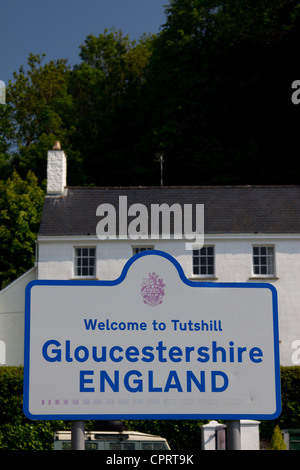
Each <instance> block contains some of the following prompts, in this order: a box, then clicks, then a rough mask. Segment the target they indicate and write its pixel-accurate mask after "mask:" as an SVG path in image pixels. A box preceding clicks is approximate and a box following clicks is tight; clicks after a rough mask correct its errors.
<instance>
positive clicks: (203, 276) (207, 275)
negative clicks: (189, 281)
mask: <svg viewBox="0 0 300 470" xmlns="http://www.w3.org/2000/svg"><path fill="white" fill-rule="evenodd" d="M203 248H205V249H208V248H212V250H213V253H212V255H209V254H206V255H202V257H203V258H208V257H211V258H212V259H213V263H212V265H209V264H208V263H207V262H206V263H205V266H206V268H209V267H210V266H212V273H208V272H206V273H205V274H202V273H201V263H199V265H198V268H199V273H198V274H197V273H195V267H197V266H195V264H194V251H199V252H201V250H202V249H203ZM200 258H201V255H200V253H199V260H200ZM192 277H193V278H194V279H195V278H197V279H216V252H215V245H211V244H209V245H203V246H202V247H201V248H200V249H199V248H196V247H195V248H193V250H192Z"/></svg>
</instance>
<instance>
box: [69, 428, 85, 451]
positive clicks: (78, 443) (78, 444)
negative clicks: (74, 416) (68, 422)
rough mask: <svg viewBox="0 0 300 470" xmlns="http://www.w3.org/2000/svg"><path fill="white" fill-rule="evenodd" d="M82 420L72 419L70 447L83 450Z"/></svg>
mask: <svg viewBox="0 0 300 470" xmlns="http://www.w3.org/2000/svg"><path fill="white" fill-rule="evenodd" d="M84 428H85V425H84V421H72V431H71V447H72V450H84Z"/></svg>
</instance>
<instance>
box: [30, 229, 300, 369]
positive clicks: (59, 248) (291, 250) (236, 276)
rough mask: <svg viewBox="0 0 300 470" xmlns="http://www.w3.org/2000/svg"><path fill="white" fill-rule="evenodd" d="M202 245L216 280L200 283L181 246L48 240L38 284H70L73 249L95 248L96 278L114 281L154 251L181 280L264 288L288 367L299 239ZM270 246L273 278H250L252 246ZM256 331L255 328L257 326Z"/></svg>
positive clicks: (299, 309) (296, 309) (298, 332)
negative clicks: (209, 251) (271, 295)
mask: <svg viewBox="0 0 300 470" xmlns="http://www.w3.org/2000/svg"><path fill="white" fill-rule="evenodd" d="M205 244H207V245H214V247H215V277H214V278H199V277H196V276H193V273H192V253H191V251H187V250H185V242H184V241H181V240H175V241H174V240H173V241H171V240H158V241H153V240H150V241H149V242H148V241H141V242H140V241H137V242H134V241H131V240H106V241H100V240H98V239H97V238H96V237H95V238H92V237H90V238H89V239H88V240H87V239H86V238H82V239H78V238H76V239H75V238H74V239H73V240H70V239H69V238H66V239H65V241H63V240H61V239H60V240H58V239H57V240H55V241H53V242H49V241H47V239H42V238H41V239H40V241H39V263H38V277H39V279H74V271H73V270H74V247H76V246H77V247H81V246H94V247H96V257H97V261H96V278H97V279H102V280H112V279H117V278H118V277H119V276H120V274H121V272H122V269H123V267H124V265H125V263H126V261H127V260H128V259H129V258H130V257H131V256H132V253H133V251H132V250H133V247H134V246H143V245H144V246H145V245H150V246H153V247H154V248H155V249H157V250H162V251H165V252H167V253H169V254H171V255H172V256H174V257H175V258H176V259H177V261H178V262H179V263H180V264H181V266H182V268H183V270H184V272H185V275H186V277H188V278H189V279H195V280H199V279H200V280H204V281H207V280H208V281H211V282H268V283H270V284H273V285H274V286H275V287H276V289H277V292H278V311H279V338H280V362H281V364H282V365H294V364H293V362H292V354H293V352H294V349H292V343H293V342H294V341H296V340H299V341H300V318H299V317H300V315H299V314H300V288H299V286H300V238H283V237H280V236H277V237H275V236H273V237H270V238H266V237H259V236H255V235H253V236H252V237H251V238H250V236H249V237H246V236H241V237H240V238H239V237H234V238H233V237H232V236H230V235H227V236H225V235H224V236H206V240H205ZM253 244H261V245H273V246H274V248H275V264H276V272H275V276H274V277H271V278H264V277H256V276H253V273H252V245H253ZM258 328H259V325H258Z"/></svg>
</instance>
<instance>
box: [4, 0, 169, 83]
mask: <svg viewBox="0 0 300 470" xmlns="http://www.w3.org/2000/svg"><path fill="white" fill-rule="evenodd" d="M168 3H169V2H168V0H0V59H1V60H0V80H2V81H4V82H5V83H6V84H7V83H8V80H9V79H10V80H12V79H13V72H14V71H18V69H19V67H20V66H21V65H26V63H27V58H28V55H29V53H33V54H40V55H41V54H43V53H44V54H46V57H45V61H46V62H49V61H50V60H56V59H68V63H69V64H70V65H71V66H73V65H74V64H78V63H79V62H80V58H79V46H80V44H82V43H83V42H84V40H85V39H86V37H87V36H88V35H89V34H93V35H95V36H98V35H99V34H100V33H103V32H104V29H105V28H107V29H111V28H115V29H116V30H119V29H121V30H122V32H123V34H124V35H126V34H128V35H129V38H130V39H131V40H134V39H139V37H140V36H141V35H142V34H143V33H158V32H159V31H160V28H161V26H162V25H163V24H164V23H165V19H166V17H165V5H167V4H168Z"/></svg>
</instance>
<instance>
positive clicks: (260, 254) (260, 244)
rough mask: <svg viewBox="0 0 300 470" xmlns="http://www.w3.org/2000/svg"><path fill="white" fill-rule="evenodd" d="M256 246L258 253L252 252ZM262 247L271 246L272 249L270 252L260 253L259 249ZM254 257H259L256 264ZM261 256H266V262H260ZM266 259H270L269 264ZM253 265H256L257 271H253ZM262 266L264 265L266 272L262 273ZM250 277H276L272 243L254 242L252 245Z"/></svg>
mask: <svg viewBox="0 0 300 470" xmlns="http://www.w3.org/2000/svg"><path fill="white" fill-rule="evenodd" d="M256 248H258V249H259V253H258V254H255V253H254V249H256ZM262 248H266V249H269V248H271V249H272V251H273V252H272V254H271V255H270V254H268V253H266V254H262V253H261V249H262ZM254 258H259V263H258V264H256V263H254ZM261 258H266V263H264V264H262V262H261ZM268 259H272V263H271V264H269V263H268ZM270 266H271V267H272V268H273V269H272V272H271V271H270V270H269V267H270ZM255 267H258V268H259V272H255ZM263 267H266V273H262V272H261V271H262V268H263ZM252 277H253V278H262V279H267V278H269V279H274V278H276V251H275V245H273V244H270V243H264V244H262V243H255V244H253V245H252Z"/></svg>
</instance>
